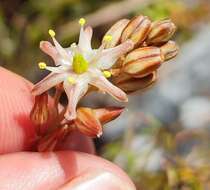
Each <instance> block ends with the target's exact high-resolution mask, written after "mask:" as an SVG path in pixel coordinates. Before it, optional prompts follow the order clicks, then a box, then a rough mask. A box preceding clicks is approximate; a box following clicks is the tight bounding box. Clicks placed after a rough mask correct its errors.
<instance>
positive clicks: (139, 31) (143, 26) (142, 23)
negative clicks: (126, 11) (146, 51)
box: [121, 15, 151, 47]
mask: <svg viewBox="0 0 210 190" xmlns="http://www.w3.org/2000/svg"><path fill="white" fill-rule="evenodd" d="M150 26H151V21H150V20H149V19H148V17H145V16H142V15H140V16H137V17H134V18H133V19H132V20H131V21H130V22H129V23H128V25H127V26H126V27H125V29H124V31H123V33H122V36H121V42H125V41H126V40H128V39H131V40H132V41H133V42H134V46H135V47H137V46H139V45H140V44H142V43H143V42H144V40H145V39H146V38H147V35H148V33H149V30H150Z"/></svg>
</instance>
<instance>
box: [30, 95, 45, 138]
mask: <svg viewBox="0 0 210 190" xmlns="http://www.w3.org/2000/svg"><path fill="white" fill-rule="evenodd" d="M30 119H31V121H32V122H33V123H34V124H35V125H36V132H37V134H38V135H40V134H42V133H43V132H44V131H45V129H46V127H45V126H44V125H45V124H46V123H47V122H48V120H49V109H48V94H47V93H43V94H41V95H38V96H36V97H35V103H34V106H33V108H32V110H31V113H30Z"/></svg>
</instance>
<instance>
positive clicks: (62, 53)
mask: <svg viewBox="0 0 210 190" xmlns="http://www.w3.org/2000/svg"><path fill="white" fill-rule="evenodd" d="M52 39H53V42H54V44H55V47H56V49H57V51H58V53H59V55H60V56H61V57H62V58H64V59H66V60H68V59H69V58H70V57H71V55H69V54H68V53H67V51H66V50H65V49H64V48H63V47H62V46H61V45H60V44H59V43H58V41H57V40H56V39H55V38H54V37H53V38H52Z"/></svg>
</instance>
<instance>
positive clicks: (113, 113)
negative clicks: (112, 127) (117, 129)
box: [94, 107, 124, 124]
mask: <svg viewBox="0 0 210 190" xmlns="http://www.w3.org/2000/svg"><path fill="white" fill-rule="evenodd" d="M123 110H124V108H120V107H106V108H98V109H94V112H95V114H96V117H97V118H98V119H99V121H100V122H101V123H102V124H105V123H108V122H110V121H112V120H114V119H116V118H117V117H118V116H119V115H120V114H121V113H122V112H123Z"/></svg>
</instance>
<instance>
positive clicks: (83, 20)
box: [79, 18, 86, 26]
mask: <svg viewBox="0 0 210 190" xmlns="http://www.w3.org/2000/svg"><path fill="white" fill-rule="evenodd" d="M85 23H86V20H85V19H84V18H81V19H79V24H80V25H81V26H84V25H85Z"/></svg>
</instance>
